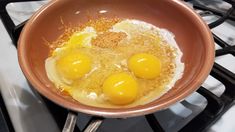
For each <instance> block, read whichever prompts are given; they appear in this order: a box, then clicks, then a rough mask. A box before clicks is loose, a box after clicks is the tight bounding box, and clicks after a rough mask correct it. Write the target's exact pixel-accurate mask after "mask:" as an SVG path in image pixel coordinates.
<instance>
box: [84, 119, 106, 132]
mask: <svg viewBox="0 0 235 132" xmlns="http://www.w3.org/2000/svg"><path fill="white" fill-rule="evenodd" d="M103 120H104V118H102V117H92V119H91V121H90V122H89V123H88V126H87V127H86V128H85V130H84V131H83V132H96V130H97V129H98V128H99V127H100V125H101V124H102V122H103Z"/></svg>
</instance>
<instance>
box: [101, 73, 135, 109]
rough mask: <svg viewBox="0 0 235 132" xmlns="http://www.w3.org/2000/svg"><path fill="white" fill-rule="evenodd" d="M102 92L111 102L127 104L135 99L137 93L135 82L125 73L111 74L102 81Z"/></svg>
mask: <svg viewBox="0 0 235 132" xmlns="http://www.w3.org/2000/svg"><path fill="white" fill-rule="evenodd" d="M103 93H104V94H105V96H106V97H108V100H109V101H110V102H111V103H113V104H116V105H125V104H129V103H131V102H133V101H134V100H135V99H136V96H137V93H138V86H137V82H136V80H135V79H134V78H133V77H132V76H131V75H129V74H127V73H117V74H113V75H111V76H109V77H108V78H107V79H106V80H105V81H104V83H103Z"/></svg>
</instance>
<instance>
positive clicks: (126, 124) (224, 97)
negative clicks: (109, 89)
mask: <svg viewBox="0 0 235 132" xmlns="http://www.w3.org/2000/svg"><path fill="white" fill-rule="evenodd" d="M47 2H48V1H40V0H0V18H1V20H2V21H0V35H1V36H0V42H1V43H0V62H1V65H0V89H1V98H0V102H1V105H0V106H1V110H0V131H10V132H11V131H17V132H41V131H45V132H46V131H48V132H57V131H61V130H62V129H63V127H64V125H65V122H66V118H67V115H68V113H69V110H67V109H64V108H62V107H60V106H58V105H56V104H54V103H52V102H51V101H49V100H47V99H46V98H44V97H43V96H41V95H39V94H38V93H37V92H36V91H34V90H32V89H31V88H30V87H31V86H30V85H29V84H28V82H27V81H26V79H25V77H24V76H23V74H22V72H21V70H20V68H19V65H18V60H17V51H16V48H17V40H18V37H19V34H20V32H21V30H22V28H23V26H24V24H25V22H26V21H27V19H28V18H29V17H30V16H31V15H32V14H33V13H34V12H35V11H36V10H38V9H39V8H40V7H41V6H43V5H44V4H46V3H47ZM185 2H186V3H187V4H188V6H190V7H191V8H193V9H194V10H195V11H196V12H197V13H198V14H200V15H201V16H202V17H203V19H204V20H205V21H206V22H207V23H208V25H209V27H210V28H211V31H212V33H213V36H214V40H215V45H216V51H215V52H216V59H215V63H214V66H213V69H212V71H211V73H210V75H209V76H208V78H207V80H206V81H205V82H204V83H203V85H202V86H201V87H200V88H199V89H198V90H197V91H196V92H194V93H193V94H192V95H190V96H189V97H187V98H186V99H185V100H183V101H182V102H179V103H176V104H174V105H173V106H171V107H170V108H168V109H166V110H162V111H159V112H156V113H153V114H150V115H146V116H140V117H133V118H127V119H101V118H99V117H92V116H89V115H86V114H83V113H76V114H78V118H77V119H75V120H77V122H76V126H75V130H74V131H75V132H76V131H86V130H88V129H89V128H91V126H92V125H94V123H99V121H100V120H103V122H102V124H101V126H100V127H99V128H98V129H97V131H98V132H109V131H113V132H120V131H121V132H126V131H133V132H142V131H146V132H151V131H160V132H163V131H166V132H177V131H182V132H184V131H185V132H186V131H191V132H192V131H195V132H199V131H208V132H220V131H223V132H233V131H234V130H235V126H234V125H233V124H234V123H233V120H234V118H235V106H234V99H235V74H234V73H235V65H234V64H235V57H234V56H235V11H234V10H235V1H234V0H185ZM67 121H68V120H67Z"/></svg>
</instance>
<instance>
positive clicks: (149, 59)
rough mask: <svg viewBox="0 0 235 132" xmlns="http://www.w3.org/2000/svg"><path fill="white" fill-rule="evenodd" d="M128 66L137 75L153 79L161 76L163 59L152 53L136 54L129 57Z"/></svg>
mask: <svg viewBox="0 0 235 132" xmlns="http://www.w3.org/2000/svg"><path fill="white" fill-rule="evenodd" d="M128 68H129V69H130V70H131V71H132V72H133V73H134V74H135V76H137V77H140V78H143V79H153V78H155V77H157V76H159V74H160V72H161V61H160V60H159V59H158V58H157V57H155V56H154V55H151V54H146V53H140V54H135V55H133V56H131V57H130V58H129V60H128Z"/></svg>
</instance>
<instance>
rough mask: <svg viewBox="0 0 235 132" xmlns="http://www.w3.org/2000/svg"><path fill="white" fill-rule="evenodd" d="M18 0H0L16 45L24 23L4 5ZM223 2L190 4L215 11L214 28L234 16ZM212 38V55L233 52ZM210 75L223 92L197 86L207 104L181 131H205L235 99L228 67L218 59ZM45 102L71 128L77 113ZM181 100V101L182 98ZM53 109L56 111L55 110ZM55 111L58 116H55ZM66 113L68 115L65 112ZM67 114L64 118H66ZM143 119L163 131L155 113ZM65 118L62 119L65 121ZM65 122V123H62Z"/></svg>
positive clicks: (91, 124)
mask: <svg viewBox="0 0 235 132" xmlns="http://www.w3.org/2000/svg"><path fill="white" fill-rule="evenodd" d="M20 1H21V2H22V0H2V1H0V17H1V20H2V22H3V24H4V26H5V27H6V29H7V31H8V33H9V35H10V37H11V39H12V41H13V43H14V45H15V46H17V41H18V38H19V34H20V32H21V30H22V28H23V26H24V24H25V22H23V23H21V24H19V25H17V26H16V25H15V24H14V23H13V21H12V20H11V18H10V16H9V15H8V13H7V11H6V9H5V6H6V5H7V4H8V3H10V2H20ZM24 1H30V0H24ZM185 1H191V0H185ZM224 1H226V2H227V3H229V4H231V5H232V6H231V8H230V9H229V10H227V11H226V12H223V11H219V10H216V9H212V8H209V7H207V6H204V5H201V4H198V3H196V4H193V8H194V9H197V10H201V11H203V12H202V13H200V14H202V15H207V16H208V15H217V16H219V17H220V18H219V19H218V20H216V21H214V22H212V23H210V24H208V25H209V27H210V28H211V29H212V28H215V27H217V26H219V25H220V24H222V23H224V22H225V21H226V20H231V21H235V16H234V15H233V13H234V10H235V0H224ZM213 37H214V40H215V42H216V43H217V44H218V45H219V46H221V47H222V48H221V49H218V50H216V51H215V52H216V57H218V56H222V55H227V54H231V55H233V56H235V46H231V45H229V44H228V43H226V42H225V41H223V40H222V39H221V38H220V37H219V36H217V35H215V34H213ZM210 75H211V76H212V77H214V78H216V79H217V80H218V81H220V82H221V83H222V84H223V85H224V86H225V91H224V93H223V94H222V95H221V96H220V97H218V96H216V95H215V94H214V93H212V92H211V91H209V90H207V89H206V88H204V87H203V86H201V87H200V88H199V89H198V90H197V93H199V94H200V95H202V96H203V97H204V98H205V99H206V100H207V105H206V107H205V109H204V110H203V111H202V112H200V113H199V114H198V115H197V116H196V117H194V118H193V119H192V120H191V121H189V122H188V123H187V124H186V125H185V126H184V127H183V128H181V129H180V130H179V131H181V132H188V131H191V132H194V131H195V132H199V131H205V130H207V129H208V128H209V127H210V126H211V125H213V123H215V122H216V121H217V120H218V119H219V118H220V117H221V116H222V115H223V114H224V113H225V112H226V111H227V110H228V109H229V108H230V107H231V106H232V104H233V101H234V100H235V90H234V88H235V74H234V73H232V72H231V71H229V70H228V69H226V68H224V67H223V66H221V65H219V64H218V63H216V62H215V63H214V66H213V69H212V71H211V73H210ZM42 98H43V100H44V101H45V103H46V104H47V106H48V109H49V110H50V112H51V114H52V115H53V116H54V118H55V120H56V122H57V124H58V126H59V127H60V129H61V130H62V129H63V128H64V130H66V129H72V128H71V126H68V124H69V125H75V124H70V123H74V120H76V118H75V116H74V115H76V114H77V113H74V112H69V110H66V109H64V108H61V107H60V106H58V105H56V104H54V103H52V102H51V101H49V100H47V99H46V98H44V97H42ZM184 103H185V102H184ZM55 109H56V111H55ZM68 113H69V114H68ZM58 115H59V116H58ZM67 115H68V116H67ZM66 117H67V119H66ZM145 118H146V121H147V122H148V123H149V126H150V127H151V128H152V130H153V131H156V132H164V129H163V127H162V126H161V124H160V122H159V121H158V119H157V117H155V115H154V114H149V115H146V116H145ZM102 120H105V119H103V118H100V117H92V118H91V119H90V121H88V123H87V125H85V127H84V129H83V131H87V130H96V129H98V126H99V125H100V124H101V123H102ZM65 121H66V123H65ZM64 123H65V125H64ZM0 130H1V129H0ZM74 131H80V129H79V128H78V126H77V125H76V127H75V130H74Z"/></svg>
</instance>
